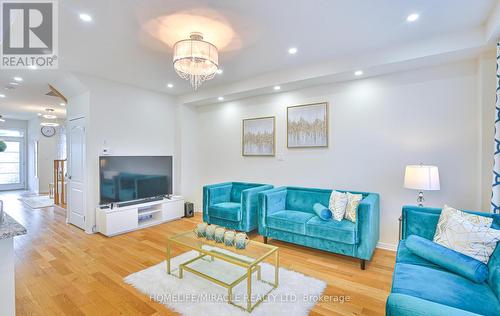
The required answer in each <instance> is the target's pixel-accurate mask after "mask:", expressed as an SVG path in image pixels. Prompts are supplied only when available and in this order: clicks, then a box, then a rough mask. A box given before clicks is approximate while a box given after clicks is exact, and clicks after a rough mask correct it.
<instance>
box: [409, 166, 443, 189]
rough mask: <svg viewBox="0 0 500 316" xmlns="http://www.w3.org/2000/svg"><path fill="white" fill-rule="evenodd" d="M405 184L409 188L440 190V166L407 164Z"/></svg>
mask: <svg viewBox="0 0 500 316" xmlns="http://www.w3.org/2000/svg"><path fill="white" fill-rule="evenodd" d="M404 186H405V188H407V189H415V190H423V191H435V190H439V189H440V185H439V170H438V167H436V166H424V165H410V166H406V171H405V184H404Z"/></svg>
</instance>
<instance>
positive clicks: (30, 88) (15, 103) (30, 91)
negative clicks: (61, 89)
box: [0, 70, 66, 120]
mask: <svg viewBox="0 0 500 316" xmlns="http://www.w3.org/2000/svg"><path fill="white" fill-rule="evenodd" d="M17 76H19V77H21V78H23V82H21V83H20V85H19V86H17V87H16V88H15V89H6V88H5V87H6V86H7V85H8V84H9V83H10V82H13V81H14V80H13V77H17ZM58 77H59V72H56V71H43V73H41V72H40V71H35V70H29V71H28V70H24V71H14V70H1V71H0V94H3V95H5V98H0V115H3V116H4V117H5V118H7V119H9V118H10V119H18V120H30V119H32V118H34V117H36V116H37V114H38V113H43V112H44V110H45V109H47V108H52V109H54V110H55V113H56V115H57V116H58V117H60V118H64V117H65V116H66V108H65V107H64V106H61V105H60V103H62V102H63V101H61V99H60V98H57V97H52V96H47V95H45V94H46V93H47V92H49V87H48V82H53V81H54V80H56V79H57V78H58Z"/></svg>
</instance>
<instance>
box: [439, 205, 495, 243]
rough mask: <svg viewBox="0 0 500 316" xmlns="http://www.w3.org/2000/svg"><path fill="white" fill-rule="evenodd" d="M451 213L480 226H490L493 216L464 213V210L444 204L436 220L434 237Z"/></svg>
mask: <svg viewBox="0 0 500 316" xmlns="http://www.w3.org/2000/svg"><path fill="white" fill-rule="evenodd" d="M452 215H457V216H460V217H462V218H464V219H466V220H468V221H469V222H471V223H473V224H475V225H480V226H487V227H490V226H491V223H492V222H493V218H491V217H486V216H481V215H476V214H470V213H466V212H463V211H460V210H457V209H455V208H453V207H450V206H448V205H445V206H444V207H443V210H442V211H441V215H440V216H439V221H438V224H437V227H436V233H435V234H434V238H436V236H438V235H440V234H441V230H442V227H443V224H444V223H446V222H447V221H448V218H449V217H450V216H452Z"/></svg>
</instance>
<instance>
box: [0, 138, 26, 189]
mask: <svg viewBox="0 0 500 316" xmlns="http://www.w3.org/2000/svg"><path fill="white" fill-rule="evenodd" d="M0 135H1V136H2V137H1V140H3V141H4V142H5V144H6V145H7V148H6V149H5V151H4V152H0V190H19V189H24V188H25V176H24V168H25V163H24V159H25V155H24V151H25V144H24V131H21V130H4V129H2V130H0Z"/></svg>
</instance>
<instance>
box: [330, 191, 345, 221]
mask: <svg viewBox="0 0 500 316" xmlns="http://www.w3.org/2000/svg"><path fill="white" fill-rule="evenodd" d="M346 206H347V194H345V193H342V192H339V191H335V190H334V191H332V194H331V195H330V204H329V205H328V208H329V209H330V210H331V211H332V215H333V216H332V218H333V219H334V220H336V221H339V222H340V221H341V220H342V219H343V218H344V215H345V209H346Z"/></svg>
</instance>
